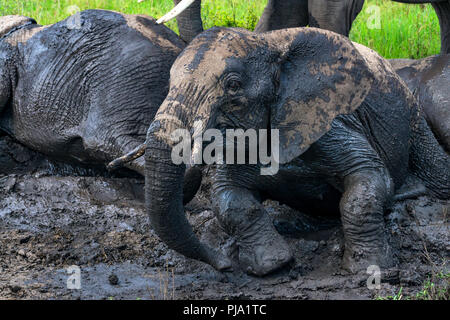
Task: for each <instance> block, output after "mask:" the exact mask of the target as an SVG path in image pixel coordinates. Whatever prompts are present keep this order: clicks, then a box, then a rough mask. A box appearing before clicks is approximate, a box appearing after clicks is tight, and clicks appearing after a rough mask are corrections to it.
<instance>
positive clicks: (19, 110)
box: [0, 10, 201, 202]
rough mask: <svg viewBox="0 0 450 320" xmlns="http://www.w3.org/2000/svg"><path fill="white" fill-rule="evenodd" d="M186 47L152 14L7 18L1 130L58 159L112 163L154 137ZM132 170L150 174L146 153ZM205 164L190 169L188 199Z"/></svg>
mask: <svg viewBox="0 0 450 320" xmlns="http://www.w3.org/2000/svg"><path fill="white" fill-rule="evenodd" d="M184 47H185V43H184V42H183V41H182V40H181V39H180V38H179V37H178V36H177V35H176V34H175V33H174V32H173V31H171V30H170V29H168V28H167V27H165V26H163V25H158V24H156V23H155V20H154V19H153V18H151V17H148V16H144V15H125V14H120V13H116V12H111V11H103V10H86V11H83V12H81V13H79V14H77V15H75V16H72V17H70V18H68V19H66V20H64V21H61V22H58V23H56V24H53V25H50V26H40V25H38V24H37V23H36V21H35V20H34V19H31V18H27V17H21V16H5V17H0V131H3V132H6V133H7V134H8V135H10V136H11V137H13V138H14V139H15V140H17V141H18V142H20V143H21V144H23V145H25V146H27V147H29V148H30V149H34V150H35V151H38V152H40V153H43V154H45V155H47V156H50V157H51V158H54V159H57V160H61V161H65V162H68V163H74V164H77V165H78V164H81V165H85V166H89V167H100V168H104V167H105V164H107V163H108V162H110V161H111V160H113V159H115V158H117V157H119V156H120V155H122V154H124V153H127V152H129V151H131V150H133V149H134V148H135V147H136V146H138V145H140V144H142V143H143V142H144V141H145V136H146V132H147V129H148V126H149V124H150V123H151V120H152V119H153V117H154V116H155V114H156V111H157V109H158V107H159V106H160V104H161V103H162V102H163V101H164V98H165V97H166V95H167V93H168V84H169V73H170V68H171V66H172V63H173V62H174V61H175V59H176V57H177V56H178V54H179V53H180V52H181V51H182V50H183V49H184ZM127 167H128V169H131V170H133V171H135V172H137V173H138V174H140V175H142V176H144V174H145V169H144V167H145V164H144V161H143V160H142V159H137V160H136V161H132V162H130V163H129V164H127ZM192 170H194V169H192ZM197 171H198V169H196V170H194V171H191V172H190V173H189V174H187V175H188V176H189V177H188V179H187V180H186V181H187V184H186V186H185V191H186V192H187V194H186V199H185V202H188V201H189V200H190V198H192V197H193V196H194V195H195V192H196V188H198V187H199V186H200V181H201V175H200V176H199V172H197Z"/></svg>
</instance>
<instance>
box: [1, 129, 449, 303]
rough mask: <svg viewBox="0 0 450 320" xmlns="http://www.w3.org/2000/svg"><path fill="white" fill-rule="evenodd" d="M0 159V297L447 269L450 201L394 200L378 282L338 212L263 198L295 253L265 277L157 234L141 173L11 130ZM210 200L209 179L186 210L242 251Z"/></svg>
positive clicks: (342, 294) (255, 287) (299, 282)
mask: <svg viewBox="0 0 450 320" xmlns="http://www.w3.org/2000/svg"><path fill="white" fill-rule="evenodd" d="M0 164H1V168H0V299H132V300H135V299H188V298H189V299H373V298H374V297H376V296H378V295H380V296H386V295H395V294H396V293H397V292H398V290H399V288H400V287H402V288H403V289H402V290H403V294H404V295H407V294H415V293H416V292H418V291H420V290H421V288H422V285H423V282H424V281H425V280H426V278H427V276H429V275H430V274H431V273H432V272H433V270H435V269H436V268H439V269H440V270H444V271H445V270H446V271H447V272H448V266H447V265H445V259H448V253H449V247H450V241H449V235H450V233H449V227H448V212H449V208H450V202H449V201H436V200H431V199H428V198H426V197H421V198H419V199H415V200H408V201H405V202H400V203H397V204H395V205H394V206H393V208H392V209H391V210H390V212H389V214H387V215H386V232H387V233H388V235H389V238H390V243H391V245H392V247H393V248H394V251H395V253H396V258H397V260H398V262H399V268H398V269H396V270H390V271H389V272H387V273H383V274H382V279H381V282H382V283H381V289H379V290H369V289H368V288H367V278H368V275H367V274H359V275H348V274H345V273H343V272H342V271H341V269H340V261H341V257H342V254H343V249H344V248H343V243H344V242H343V234H342V228H341V226H340V222H339V219H337V218H336V219H331V218H329V219H318V218H315V217H310V216H306V215H304V214H302V213H300V212H297V211H295V210H292V209H290V208H288V207H286V206H284V205H279V204H278V203H277V202H274V201H266V202H265V204H264V205H265V207H266V208H267V210H268V212H269V213H270V215H271V216H272V218H273V220H274V224H275V226H276V227H277V229H278V230H279V232H280V233H282V234H283V235H284V236H285V237H286V239H287V241H288V243H289V244H290V246H291V249H292V252H294V253H295V261H293V262H292V263H291V264H290V265H289V266H286V267H285V268H284V269H282V270H280V271H278V272H276V273H274V274H271V275H269V276H267V277H264V278H257V277H252V276H249V275H246V274H245V273H243V272H241V271H240V270H239V269H238V268H235V271H234V272H232V273H220V272H217V271H216V270H214V269H213V268H211V267H210V266H208V265H205V264H203V263H200V262H197V261H194V260H190V259H186V258H184V257H183V256H181V255H179V254H177V253H176V252H174V251H172V250H169V249H168V248H167V247H166V246H165V245H164V244H163V243H162V242H161V241H160V240H159V239H158V237H156V236H155V234H154V233H153V232H152V231H151V228H150V225H149V221H148V218H147V216H146V214H145V210H144V206H143V195H144V194H143V187H144V183H143V180H142V179H138V178H124V177H122V176H119V175H118V176H112V175H109V176H108V175H106V176H105V175H104V174H103V173H99V172H95V171H92V170H78V169H74V168H71V167H67V166H64V165H58V164H55V163H52V162H49V161H48V160H46V159H45V158H44V157H42V156H40V155H38V154H36V153H33V152H30V151H28V150H26V149H25V148H22V147H21V146H20V145H17V144H15V143H13V142H12V141H11V140H9V139H8V138H5V137H0ZM208 199H209V196H208V179H207V178H205V184H204V185H203V186H202V190H201V192H199V194H198V195H197V196H196V198H195V199H194V200H193V201H192V202H191V203H190V204H189V205H188V206H187V210H186V211H187V216H188V218H189V220H190V222H191V223H192V225H193V227H194V230H195V231H196V232H197V234H198V236H199V237H200V238H201V240H202V241H205V242H207V243H208V244H209V245H211V246H213V247H216V248H219V247H220V248H222V250H223V251H224V252H226V253H227V254H229V255H230V256H236V248H235V244H234V242H233V240H232V239H230V238H228V237H227V235H226V234H225V233H224V232H223V231H222V230H221V228H220V227H219V225H218V223H217V220H216V219H215V217H214V214H213V212H212V211H211V206H210V203H209V200H208ZM235 262H236V261H235ZM70 266H77V267H78V268H79V270H80V283H79V284H80V285H81V289H70V288H68V285H67V284H68V280H70V279H71V278H70V277H71V274H69V273H68V271H67V268H69V267H70ZM69 287H70V285H69Z"/></svg>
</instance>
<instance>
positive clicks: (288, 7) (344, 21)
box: [255, 0, 364, 36]
mask: <svg viewBox="0 0 450 320" xmlns="http://www.w3.org/2000/svg"><path fill="white" fill-rule="evenodd" d="M363 5H364V0H333V1H330V0H309V1H308V0H287V1H284V0H269V2H268V3H267V6H266V7H265V9H264V12H263V15H262V16H261V19H260V20H259V22H258V25H257V26H256V28H255V32H267V31H272V30H279V29H285V28H296V27H305V26H307V25H309V26H310V27H315V28H321V29H326V30H330V31H334V32H336V33H339V34H342V35H345V36H348V35H349V33H350V29H351V27H352V24H353V21H354V20H355V19H356V17H357V16H358V14H359V12H360V11H361V9H362V7H363Z"/></svg>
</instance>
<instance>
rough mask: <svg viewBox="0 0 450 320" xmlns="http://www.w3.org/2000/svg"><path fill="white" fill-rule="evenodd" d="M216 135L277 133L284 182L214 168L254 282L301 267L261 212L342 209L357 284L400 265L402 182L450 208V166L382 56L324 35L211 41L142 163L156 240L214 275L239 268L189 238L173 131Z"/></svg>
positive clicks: (221, 201)
mask: <svg viewBox="0 0 450 320" xmlns="http://www.w3.org/2000/svg"><path fill="white" fill-rule="evenodd" d="M280 39H283V41H280ZM209 128H216V129H217V130H219V131H220V132H223V133H224V132H226V131H227V130H228V129H242V130H247V129H257V130H258V129H274V130H275V131H276V130H278V131H277V132H278V134H279V163H280V167H279V170H278V172H277V173H276V174H274V175H261V169H262V167H263V165H262V164H261V163H258V164H249V163H247V164H241V165H233V164H230V163H228V164H217V168H216V170H215V174H214V179H213V192H212V194H213V204H214V208H215V212H216V215H217V218H218V221H219V222H220V224H221V225H222V226H223V228H224V230H225V231H226V232H227V233H228V234H229V235H231V236H232V237H234V238H235V239H236V241H237V245H238V248H239V262H240V265H241V267H242V268H243V269H244V270H245V271H247V272H249V273H253V274H256V275H260V276H261V275H265V274H267V273H270V272H272V271H274V270H276V269H278V268H280V267H281V266H283V265H285V264H286V263H288V262H289V261H290V260H291V257H292V255H291V252H290V250H289V247H288V245H287V244H286V242H285V240H284V239H283V238H282V237H281V236H280V235H279V234H278V233H277V232H276V230H275V228H274V226H273V224H272V223H271V221H270V219H269V217H268V215H267V213H266V212H265V210H264V208H263V206H262V205H261V202H262V200H264V199H266V198H271V199H274V200H278V201H280V202H281V203H285V204H287V205H289V206H291V207H294V208H299V209H304V206H305V205H306V206H309V205H310V204H317V205H319V206H320V205H321V204H325V203H328V202H330V201H331V202H333V201H334V202H335V205H336V206H337V207H339V208H340V214H341V220H342V224H343V230H344V235H345V253H344V257H343V268H345V269H346V270H349V271H351V272H358V271H360V270H365V269H366V268H367V266H368V265H371V264H376V265H378V266H380V267H382V268H388V267H390V266H393V265H394V264H395V259H393V255H392V252H391V250H390V247H389V245H388V243H387V240H386V236H385V233H384V220H383V214H384V211H385V208H386V207H387V206H389V204H390V203H391V201H392V200H393V198H394V195H395V192H396V191H398V190H399V188H400V186H402V184H403V183H404V181H405V179H406V177H408V176H410V175H412V176H415V177H416V179H418V180H419V181H421V182H422V183H423V184H424V186H425V187H426V188H427V190H428V192H430V193H431V194H432V195H434V196H436V197H439V198H444V199H448V198H449V197H450V158H449V156H448V154H446V153H445V151H444V150H443V149H442V147H441V146H440V145H439V144H438V142H437V141H436V140H435V138H434V136H433V134H432V132H431V131H430V129H429V127H428V126H427V123H426V121H425V119H424V118H423V116H422V115H421V114H420V112H419V106H418V103H417V101H416V99H415V98H414V96H413V95H412V94H411V91H410V90H409V89H408V88H407V87H406V85H405V84H404V82H403V81H401V80H400V78H399V77H398V75H397V74H396V73H395V72H394V71H393V70H392V68H391V66H390V64H389V63H388V62H387V61H386V60H384V59H383V58H381V57H380V56H378V55H377V54H376V53H375V52H374V51H372V50H370V49H368V48H366V47H364V46H362V45H359V44H356V43H352V42H351V41H349V40H348V38H346V37H344V36H340V35H338V34H336V33H333V32H329V31H325V30H321V29H316V28H292V29H285V30H279V31H273V32H268V33H261V34H258V33H252V32H249V31H247V30H243V29H224V28H213V29H210V30H208V31H206V32H203V33H202V34H201V35H199V36H197V37H196V38H195V39H194V40H193V41H192V42H191V44H190V45H189V46H188V47H186V49H185V50H184V51H183V53H182V54H181V55H180V56H179V57H178V58H177V60H176V61H175V63H174V65H173V67H172V69H171V77H170V89H169V94H168V96H167V97H166V99H165V100H164V102H163V103H162V104H161V106H160V108H159V110H158V112H157V115H156V116H155V119H154V120H153V122H152V124H151V125H150V128H149V130H148V134H147V140H146V149H145V162H146V208H147V211H148V213H149V217H150V221H151V223H152V226H153V228H154V230H155V232H156V233H157V234H158V236H159V237H160V238H161V239H162V240H163V241H164V242H165V243H166V244H167V245H168V246H169V247H170V248H172V249H174V250H176V251H178V252H179V253H181V254H183V255H185V256H187V257H190V258H194V259H198V260H200V261H203V262H206V263H208V264H210V265H212V266H213V267H215V268H216V269H218V270H226V269H228V268H230V265H231V264H230V260H229V259H228V257H226V256H224V255H223V254H222V253H220V252H219V251H217V250H215V249H212V248H209V247H208V246H206V245H204V244H202V243H201V242H200V241H199V240H198V239H197V237H196V236H195V234H194V233H193V230H192V228H191V226H190V225H189V223H188V221H187V219H186V217H185V216H184V209H183V201H182V199H183V189H182V187H181V186H182V184H183V173H184V172H185V165H184V164H175V163H174V162H173V161H172V159H171V156H172V151H173V148H174V147H175V141H174V140H172V139H171V134H172V133H173V132H174V131H175V130H177V129H186V130H188V131H190V132H194V133H195V132H196V133H197V134H198V133H202V132H205V130H206V129H209ZM266 138H267V137H266ZM226 141H227V142H226V144H227V145H230V144H231V145H232V146H233V147H235V141H233V140H232V141H230V140H226ZM260 141H261V140H260ZM262 141H264V140H262ZM189 146H190V145H189ZM244 149H246V150H249V144H248V143H246V144H245V148H244ZM276 149H277V148H275V147H274V148H273V149H272V153H273V154H274V153H275V154H276ZM199 150H202V148H200V149H199V148H194V149H193V153H194V155H195V154H196V153H198V152H199ZM275 159H276V157H275ZM231 161H232V160H231ZM275 161H276V160H275ZM225 163H227V161H225Z"/></svg>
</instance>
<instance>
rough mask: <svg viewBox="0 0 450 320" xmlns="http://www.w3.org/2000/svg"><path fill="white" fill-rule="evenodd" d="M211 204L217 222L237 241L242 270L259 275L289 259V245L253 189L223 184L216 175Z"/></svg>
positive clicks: (290, 255)
mask: <svg viewBox="0 0 450 320" xmlns="http://www.w3.org/2000/svg"><path fill="white" fill-rule="evenodd" d="M218 170H220V169H218ZM224 170H225V169H224ZM222 173H223V172H222ZM219 175H220V176H222V177H223V176H226V174H224V175H222V174H221V173H219ZM244 175H245V174H244ZM213 204H214V208H215V212H216V215H217V218H218V220H219V223H220V224H221V226H222V227H223V228H224V230H225V231H226V232H227V233H228V234H229V235H230V236H231V237H233V238H234V239H235V240H236V242H237V245H238V248H239V264H240V266H241V268H242V269H243V270H244V271H246V272H247V273H251V274H255V275H258V276H263V275H265V274H268V273H270V272H272V271H274V270H276V269H278V268H280V267H282V266H283V265H285V264H286V263H288V262H289V261H290V260H291V259H292V254H291V252H290V249H289V246H288V245H287V243H286V242H285V240H284V239H283V237H282V236H281V235H280V234H279V233H278V232H277V231H276V230H275V227H274V226H273V223H272V221H271V219H270V218H269V216H268V214H267V212H266V211H265V210H264V208H263V206H262V204H261V202H260V199H258V198H257V192H256V191H251V190H249V189H248V188H245V187H238V186H235V185H232V184H231V183H224V181H223V180H222V179H221V177H220V178H218V177H217V175H216V177H215V179H214V182H213Z"/></svg>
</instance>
